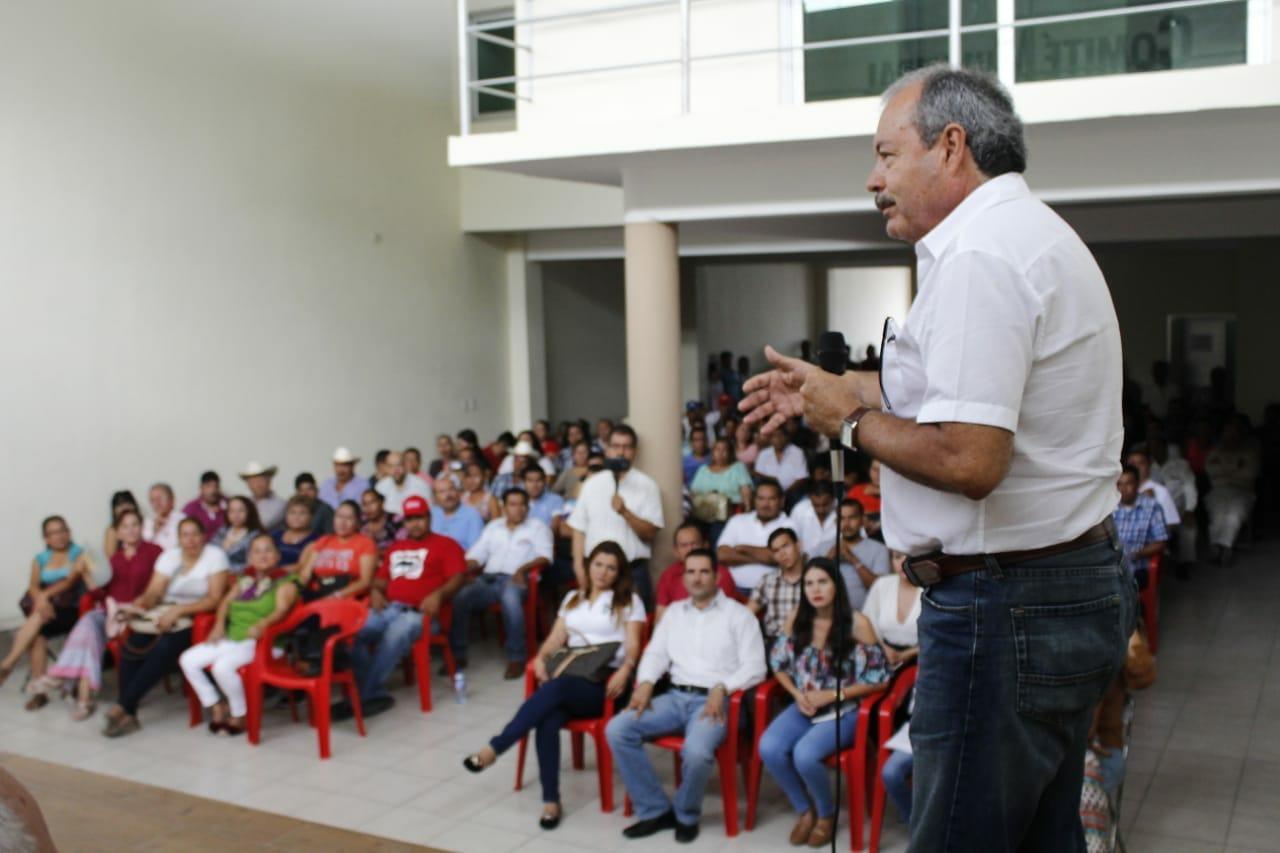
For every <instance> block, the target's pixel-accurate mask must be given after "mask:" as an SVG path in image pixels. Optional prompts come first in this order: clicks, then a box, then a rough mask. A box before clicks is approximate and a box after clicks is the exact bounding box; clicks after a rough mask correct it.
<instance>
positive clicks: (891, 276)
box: [815, 266, 912, 361]
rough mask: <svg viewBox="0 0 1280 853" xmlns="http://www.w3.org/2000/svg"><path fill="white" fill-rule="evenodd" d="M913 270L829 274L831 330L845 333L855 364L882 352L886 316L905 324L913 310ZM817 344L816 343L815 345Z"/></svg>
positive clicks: (847, 270) (842, 269) (863, 269)
mask: <svg viewBox="0 0 1280 853" xmlns="http://www.w3.org/2000/svg"><path fill="white" fill-rule="evenodd" d="M911 279H912V274H911V267H909V266H896V267H834V268H832V269H830V270H828V271H827V327H828V328H829V329H833V330H835V331H838V332H841V333H843V334H844V339H845V342H846V343H847V344H848V345H849V351H850V354H851V357H852V358H853V360H854V361H860V360H861V359H862V357H863V354H864V353H865V352H866V349H867V346H868V345H870V346H873V347H875V348H876V352H877V354H879V350H880V341H881V338H882V337H883V333H884V319H885V317H892V318H893V319H894V320H895V321H897V322H898V323H899V324H901V323H902V322H903V321H904V320H906V319H907V311H909V310H910V309H911ZM815 343H816V342H815Z"/></svg>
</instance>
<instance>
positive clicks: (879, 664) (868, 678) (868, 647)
mask: <svg viewBox="0 0 1280 853" xmlns="http://www.w3.org/2000/svg"><path fill="white" fill-rule="evenodd" d="M850 658H851V660H850V663H852V664H853V666H851V667H849V669H850V670H852V673H851V676H852V677H850V678H846V679H845V680H844V684H843V685H841V686H849V685H852V684H884V683H885V682H886V681H888V680H889V661H888V659H887V658H886V657H885V656H884V649H882V648H880V647H879V646H878V645H874V644H871V643H854V648H853V654H852V655H850Z"/></svg>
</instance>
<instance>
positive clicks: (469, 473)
mask: <svg viewBox="0 0 1280 853" xmlns="http://www.w3.org/2000/svg"><path fill="white" fill-rule="evenodd" d="M462 502H463V503H464V504H466V505H467V506H469V507H471V508H472V509H474V510H475V511H476V512H478V513H480V517H481V518H483V519H484V520H485V521H492V520H493V519H495V518H497V517H498V516H500V515H501V514H502V511H501V510H500V509H499V507H498V499H497V498H495V497H494V496H493V495H492V494H490V493H489V489H488V484H486V483H485V476H484V467H483V466H481V465H480V464H479V463H478V462H472V463H471V464H469V465H467V467H466V468H464V469H463V472H462Z"/></svg>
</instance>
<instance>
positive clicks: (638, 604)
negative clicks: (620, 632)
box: [624, 592, 649, 622]
mask: <svg viewBox="0 0 1280 853" xmlns="http://www.w3.org/2000/svg"><path fill="white" fill-rule="evenodd" d="M648 619H649V614H648V613H646V612H645V609H644V601H643V600H642V599H641V598H640V596H638V595H636V594H635V593H634V592H633V593H631V606H630V607H628V608H627V618H626V619H625V620H624V621H627V622H647V621H648Z"/></svg>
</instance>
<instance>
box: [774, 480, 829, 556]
mask: <svg viewBox="0 0 1280 853" xmlns="http://www.w3.org/2000/svg"><path fill="white" fill-rule="evenodd" d="M820 470H826V471H827V473H828V475H829V474H830V470H829V469H821V468H815V469H814V474H815V476H814V478H813V479H812V480H810V481H809V487H808V488H807V489H806V490H805V491H806V492H808V497H806V498H805V499H804V500H802V501H800V503H798V504H796V505H795V506H794V507H792V508H791V512H789V513H787V515H788V516H790V518H791V527H792V529H793V530H795V532H796V534H797V535H799V537H800V546H801V547H802V548H804V552H805V554H807V555H809V556H810V557H826V556H828V555H830V554H831V549H832V548H833V547H835V544H836V538H837V537H838V536H839V535H840V519H839V518H838V513H837V512H836V501H835V497H834V496H833V495H832V494H831V480H830V479H829V478H828V479H826V480H820V479H818V477H817V476H816V475H817V472H818V471H820Z"/></svg>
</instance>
